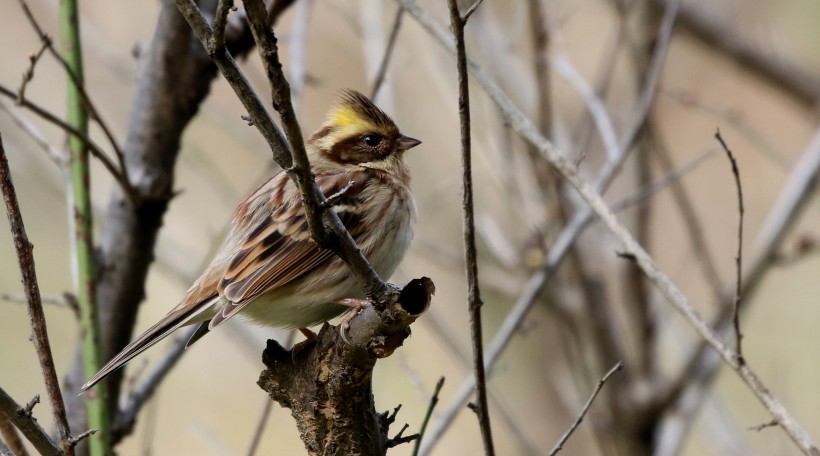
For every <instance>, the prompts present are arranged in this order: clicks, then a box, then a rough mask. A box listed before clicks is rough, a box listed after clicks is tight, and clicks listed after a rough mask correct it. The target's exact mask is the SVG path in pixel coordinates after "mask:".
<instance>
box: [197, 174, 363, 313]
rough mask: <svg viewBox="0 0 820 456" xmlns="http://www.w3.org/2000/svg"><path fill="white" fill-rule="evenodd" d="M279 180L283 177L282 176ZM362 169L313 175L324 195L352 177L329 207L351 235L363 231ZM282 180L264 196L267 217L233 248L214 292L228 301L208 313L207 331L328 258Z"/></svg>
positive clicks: (300, 204) (336, 190) (343, 184)
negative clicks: (289, 198) (288, 197)
mask: <svg viewBox="0 0 820 456" xmlns="http://www.w3.org/2000/svg"><path fill="white" fill-rule="evenodd" d="M285 178H287V177H286V176H285ZM365 179H366V175H365V174H364V173H345V174H333V175H325V176H321V175H320V176H317V178H316V183H317V184H318V185H319V189H320V190H321V191H322V192H323V193H324V194H325V195H332V194H334V193H336V192H338V191H340V190H342V189H343V188H345V186H347V184H348V182H349V181H351V180H353V181H354V185H353V186H352V187H351V188H350V189H348V191H347V192H346V193H345V194H344V197H343V198H342V199H341V200H340V201H339V202H338V204H337V206H335V207H334V210H336V212H337V214H338V215H339V217H340V219H341V220H342V223H343V224H344V225H345V227H346V228H347V229H348V230H349V231H350V232H351V235H352V236H353V237H354V239H355V238H356V236H357V235H358V234H360V233H361V231H363V227H362V226H360V225H361V224H360V223H359V222H360V220H361V218H360V216H359V214H358V209H359V208H360V204H359V203H361V201H360V199H359V196H360V194H361V192H362V191H363V190H364V188H365V187H366V185H367V182H365ZM288 185H293V184H292V183H290V182H286V183H285V184H283V185H281V186H278V187H277V186H276V185H275V184H274V185H272V186H271V187H272V193H273V194H272V195H269V204H271V206H272V207H271V209H272V210H270V211H266V213H267V214H270V215H269V216H266V217H264V218H262V219H260V220H255V221H251V223H253V224H255V226H254V227H253V229H251V230H250V231H249V234H248V237H247V238H246V239H245V240H244V241H243V242H242V245H241V247H240V249H239V251H238V252H237V253H236V254H235V255H234V256H233V257H232V258H231V259H230V261H229V262H228V268H227V269H226V270H225V272H224V274H223V275H222V278H221V279H220V281H219V285H218V287H217V289H218V291H219V294H220V295H222V296H224V297H226V298H227V299H228V300H229V301H230V303H229V304H228V305H226V306H225V307H224V308H223V309H222V311H221V312H219V313H218V314H217V315H215V316H214V318H213V319H212V320H211V322H210V324H209V328H210V329H213V328H215V327H216V326H218V325H219V324H221V323H222V322H223V321H225V320H227V319H229V318H231V317H232V316H234V315H236V314H237V313H238V312H239V311H241V310H242V308H244V307H245V306H246V305H247V304H249V303H250V302H251V301H253V299H254V298H256V297H258V296H259V295H261V294H263V293H265V292H267V291H270V290H273V289H276V288H279V287H282V286H284V285H287V284H290V283H292V282H294V281H296V280H297V279H299V278H300V277H302V276H304V275H305V274H307V273H309V272H311V271H313V270H314V269H316V268H317V267H319V266H320V265H322V264H324V263H325V262H327V261H330V260H332V259H333V258H334V254H333V252H332V251H330V250H325V249H321V248H319V247H318V246H317V245H316V243H315V242H313V240H311V239H310V233H309V232H308V228H307V221H306V219H305V216H304V213H303V212H302V211H303V209H302V201H301V198H300V197H299V196H298V195H299V194H298V192H296V191H295V190H294V189H290V190H293V191H291V192H287V190H288V188H287V186H288ZM288 193H289V194H291V195H295V197H294V198H293V201H290V202H288V201H284V194H288Z"/></svg>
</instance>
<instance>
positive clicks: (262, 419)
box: [247, 398, 273, 456]
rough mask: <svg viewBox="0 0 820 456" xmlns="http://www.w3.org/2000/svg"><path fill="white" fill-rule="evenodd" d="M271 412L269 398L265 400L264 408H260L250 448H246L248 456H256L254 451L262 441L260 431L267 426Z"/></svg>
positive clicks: (271, 402) (271, 405)
mask: <svg viewBox="0 0 820 456" xmlns="http://www.w3.org/2000/svg"><path fill="white" fill-rule="evenodd" d="M272 410H273V400H271V399H270V398H265V406H264V407H263V408H262V414H261V415H260V416H259V420H258V421H257V422H256V430H255V431H254V432H253V438H252V439H251V446H250V447H249V448H248V453H247V455H248V456H254V455H255V454H256V449H257V448H258V447H259V442H261V441H262V431H264V430H265V425H266V424H268V418H270V412H271V411H272Z"/></svg>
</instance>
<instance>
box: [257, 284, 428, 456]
mask: <svg viewBox="0 0 820 456" xmlns="http://www.w3.org/2000/svg"><path fill="white" fill-rule="evenodd" d="M434 291H435V287H434V286H433V282H432V281H431V280H430V279H428V278H426V277H425V278H421V279H414V280H412V281H410V283H408V284H407V285H406V286H405V287H404V288H403V289H402V291H401V293H400V296H399V298H398V301H396V302H394V303H392V304H389V305H388V306H387V307H386V308H385V309H384V310H382V311H378V310H376V309H375V307H374V306H369V307H367V308H366V309H365V310H364V311H363V312H362V313H361V314H359V315H358V316H357V317H356V318H354V319H353V320H352V321H351V322H350V328H349V330H348V336H347V340H348V341H349V343H345V342H344V341H343V340H342V336H341V333H340V332H339V331H338V330H337V329H336V328H335V327H332V326H330V325H328V324H325V325H324V326H323V327H322V330H321V331H320V332H319V335H318V337H317V341H316V343H315V345H312V346H310V347H307V348H304V349H302V350H301V351H299V352H297V353H291V352H289V351H286V350H284V349H283V348H282V347H281V346H280V345H279V344H278V343H277V342H276V341H274V340H269V341H268V346H267V348H266V349H265V352H264V353H263V355H262V361H263V362H264V363H265V365H266V366H267V369H266V370H264V371H263V372H262V374H261V375H260V377H259V382H258V384H259V386H260V387H261V388H262V389H263V390H265V391H266V392H267V393H268V394H269V395H270V396H271V398H272V399H274V400H275V401H277V402H278V403H279V404H281V405H282V407H286V408H289V409H291V415H293V417H294V419H295V420H296V424H297V427H298V429H299V433H300V434H301V437H302V440H303V442H304V443H305V448H306V449H307V452H308V454H310V455H319V454H321V455H348V454H357V455H362V456H369V455H384V454H385V452H386V450H387V445H388V442H389V440H390V439H389V438H388V436H387V431H388V429H387V425H388V424H389V422H390V420H389V419H387V420H385V418H387V417H386V416H383V415H382V414H379V413H377V412H376V410H375V405H374V402H373V393H372V390H371V383H372V374H373V367H374V366H375V364H376V361H377V360H378V359H380V358H385V357H387V356H390V355H391V354H392V353H393V352H394V350H396V349H397V348H398V347H400V346H401V345H402V343H403V341H404V340H405V339H406V338H407V337H408V336H409V335H410V324H411V323H413V321H415V320H416V319H417V318H418V317H419V316H420V315H421V314H422V313H424V312H425V311H426V310H427V308H428V307H429V305H430V298H431V295H432V294H433V293H434ZM340 430H343V431H341V432H340Z"/></svg>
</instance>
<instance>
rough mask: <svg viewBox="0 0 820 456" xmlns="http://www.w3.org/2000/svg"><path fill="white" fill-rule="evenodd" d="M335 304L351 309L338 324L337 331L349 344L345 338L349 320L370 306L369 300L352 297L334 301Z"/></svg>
mask: <svg viewBox="0 0 820 456" xmlns="http://www.w3.org/2000/svg"><path fill="white" fill-rule="evenodd" d="M335 303H336V304H340V305H343V306H346V307H350V309H351V311H350V312H348V313H347V315H346V316H345V318H344V319H343V320H342V322H341V323H340V324H339V333H340V334H341V336H342V340H343V341H345V342H347V343H348V344H350V342H348V340H347V334H346V333H347V330H348V329H349V328H350V322H351V321H353V318H355V317H356V315H359V314H360V313H361V311H363V310H364V309H366V308H367V307H369V306H370V302H369V301H367V300H366V299H354V298H345V299H340V300H338V301H335Z"/></svg>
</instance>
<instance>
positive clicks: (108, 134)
mask: <svg viewBox="0 0 820 456" xmlns="http://www.w3.org/2000/svg"><path fill="white" fill-rule="evenodd" d="M19 2H20V7H21V8H22V9H23V12H24V13H25V15H26V18H27V19H28V21H29V23H30V24H31V26H32V28H33V29H34V31H35V32H36V33H37V36H39V37H40V41H41V42H42V43H44V44H46V45H47V47H48V50H49V52H50V53H51V55H52V57H54V59H55V60H57V62H59V63H60V65H62V67H63V69H64V70H65V72H66V74H67V75H68V77H69V78H71V81H72V82H73V83H74V85H75V86H76V87H77V90H78V92H79V95H80V97H81V98H82V103H83V106H84V107H85V109H86V111H87V112H88V115H89V116H91V118H92V119H93V120H94V121H95V122H96V123H97V125H99V126H100V129H101V130H102V132H103V134H104V135H105V138H106V139H107V140H108V143H109V144H110V145H111V148H112V149H113V150H114V154H115V155H116V156H117V161H118V163H119V169H120V172H121V173H122V175H124V176H127V175H128V172H127V171H126V167H125V156H124V154H123V152H122V148H121V147H120V145H119V142H118V141H117V139H116V138H115V137H114V133H113V132H112V131H111V128H110V127H109V126H108V124H107V123H106V122H105V120H103V118H102V116H101V115H100V113H99V111H98V110H97V107H96V106H95V105H94V103H93V102H92V101H91V97H89V96H88V92H86V91H85V85H84V84H83V82H82V80H81V79H82V78H80V77H78V74H77V73H75V72H74V70H73V69H72V68H71V66H70V65H69V64H68V61H67V60H66V59H64V58H63V56H62V55H61V54H60V53H59V52H58V51H57V49H55V48H54V44H53V41H52V40H51V38H50V37H49V36H48V35H47V34H46V33H45V32H44V31H43V29H42V27H40V24H39V23H38V22H37V20H36V19H35V18H34V14H32V12H31V10H30V9H29V7H28V3H27V2H26V0H19ZM20 98H23V97H22V95H21V97H20ZM115 177H116V175H115ZM121 184H123V185H127V188H125V189H124V190H125V192H126V193H129V192H130V193H132V194H133V193H135V192H134V190H133V189H132V188H131V183H130V181H125V182H121ZM136 202H137V201H136V200H132V201H131V203H136Z"/></svg>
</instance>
